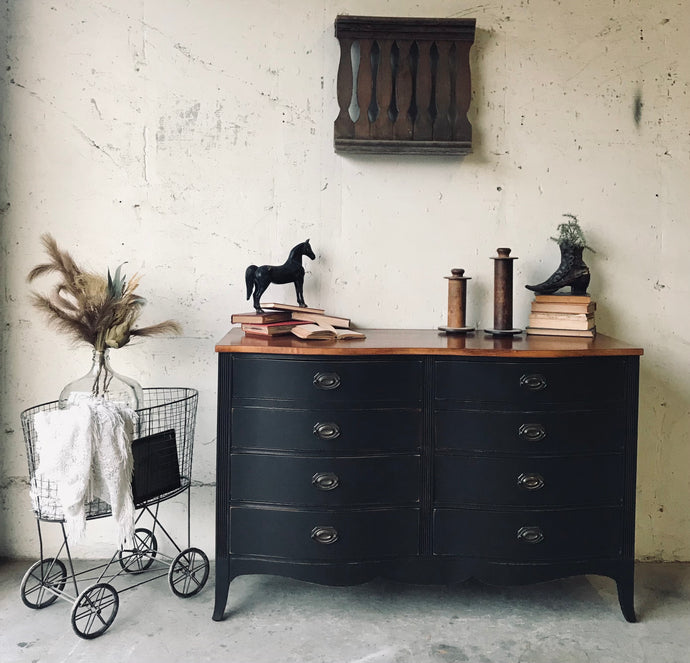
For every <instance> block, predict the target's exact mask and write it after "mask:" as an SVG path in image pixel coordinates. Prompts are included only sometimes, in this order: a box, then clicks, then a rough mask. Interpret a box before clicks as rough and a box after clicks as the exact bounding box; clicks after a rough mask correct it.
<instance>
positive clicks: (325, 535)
mask: <svg viewBox="0 0 690 663" xmlns="http://www.w3.org/2000/svg"><path fill="white" fill-rule="evenodd" d="M311 538H312V539H313V540H314V541H316V543H321V544H323V545H326V546H328V545H330V544H331V543H335V542H336V541H337V540H338V530H337V529H336V528H335V527H331V526H330V525H329V526H322V525H317V526H316V527H315V528H314V529H313V530H312V531H311Z"/></svg>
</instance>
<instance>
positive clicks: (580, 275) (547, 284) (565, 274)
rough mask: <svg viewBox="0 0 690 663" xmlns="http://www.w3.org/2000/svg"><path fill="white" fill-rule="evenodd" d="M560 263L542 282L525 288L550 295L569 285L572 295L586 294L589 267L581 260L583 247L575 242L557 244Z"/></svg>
mask: <svg viewBox="0 0 690 663" xmlns="http://www.w3.org/2000/svg"><path fill="white" fill-rule="evenodd" d="M559 248H560V249H561V264H560V265H559V266H558V269H557V270H556V271H555V272H554V273H553V274H552V275H551V276H550V277H549V278H548V279H546V281H544V282H543V283H539V284H538V285H526V286H525V288H527V289H528V290H532V291H533V292H536V293H537V294H539V295H550V294H552V293H554V292H556V291H557V290H560V289H561V288H565V287H566V286H570V289H571V292H572V294H573V295H586V294H587V286H588V285H589V276H590V275H589V267H587V265H585V262H584V260H582V250H583V248H584V247H582V246H576V245H575V244H570V243H563V244H559Z"/></svg>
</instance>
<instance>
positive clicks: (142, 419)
mask: <svg viewBox="0 0 690 663" xmlns="http://www.w3.org/2000/svg"><path fill="white" fill-rule="evenodd" d="M143 391H144V407H142V408H139V409H138V410H137V415H138V418H137V423H136V428H135V439H134V440H133V442H132V454H133V456H134V476H133V480H132V489H133V491H132V492H133V496H134V503H135V506H136V507H137V508H139V507H144V506H147V505H148V504H153V503H156V502H160V501H163V500H167V499H170V498H171V497H174V496H176V495H178V494H180V493H181V492H183V491H184V490H187V489H188V488H189V486H190V484H191V476H192V452H193V444H194V427H195V424H196V410H197V402H198V399H199V393H198V392H197V391H196V390H195V389H189V388H186V387H153V388H148V389H144V390H143ZM57 409H58V401H51V402H49V403H43V404H42V405H36V406H34V407H31V408H29V409H27V410H24V412H22V413H21V422H22V429H23V432H24V441H25V443H26V452H27V461H28V465H29V481H30V493H31V505H32V508H33V511H34V513H35V514H36V517H37V518H39V519H40V520H46V521H55V522H64V520H65V517H64V513H63V510H62V506H61V504H60V500H59V498H58V490H57V483H56V482H55V481H50V480H48V479H46V478H45V477H43V476H42V475H40V474H38V473H37V471H36V470H37V468H38V467H39V463H40V458H39V455H38V454H39V451H38V447H37V444H36V442H37V439H36V438H37V435H36V429H35V427H34V417H35V415H36V414H37V413H38V412H42V411H50V410H57ZM85 512H86V518H87V520H88V519H93V518H104V517H106V516H110V515H111V513H112V512H111V508H110V505H109V504H108V503H106V502H104V501H102V500H100V499H94V500H91V501H90V502H87V504H86V505H85Z"/></svg>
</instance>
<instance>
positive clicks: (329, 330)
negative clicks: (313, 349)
mask: <svg viewBox="0 0 690 663" xmlns="http://www.w3.org/2000/svg"><path fill="white" fill-rule="evenodd" d="M291 331H292V333H293V334H294V335H295V336H298V337H299V338H306V339H309V340H310V341H319V340H324V341H325V340H329V341H333V340H337V341H342V340H347V339H357V338H366V335H365V334H363V333H362V332H359V331H355V330H354V329H337V328H336V327H332V326H331V325H326V324H321V325H315V324H309V323H308V324H305V325H298V326H297V327H294V328H293V329H292V330H291Z"/></svg>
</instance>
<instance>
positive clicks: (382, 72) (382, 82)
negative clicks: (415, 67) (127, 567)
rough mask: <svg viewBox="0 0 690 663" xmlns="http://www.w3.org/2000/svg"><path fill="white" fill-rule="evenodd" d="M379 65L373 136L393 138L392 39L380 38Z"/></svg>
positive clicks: (372, 127)
mask: <svg viewBox="0 0 690 663" xmlns="http://www.w3.org/2000/svg"><path fill="white" fill-rule="evenodd" d="M378 44H379V66H378V71H377V72H376V104H377V106H378V109H379V112H378V115H377V116H376V120H375V121H374V123H373V124H372V126H371V137H372V138H379V139H382V138H393V121H392V120H391V119H390V117H389V116H388V109H389V107H390V105H391V99H392V96H393V72H392V69H391V47H392V46H393V40H392V39H379V41H378Z"/></svg>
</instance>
